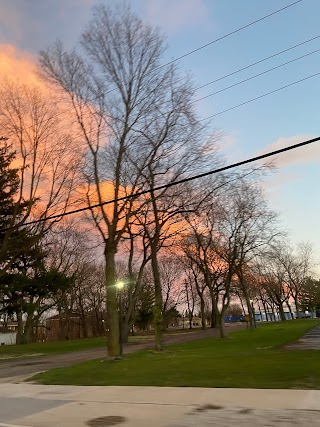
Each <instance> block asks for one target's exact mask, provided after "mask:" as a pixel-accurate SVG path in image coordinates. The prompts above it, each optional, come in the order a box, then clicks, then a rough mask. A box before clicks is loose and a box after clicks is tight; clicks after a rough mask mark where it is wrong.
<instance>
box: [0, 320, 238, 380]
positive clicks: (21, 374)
mask: <svg viewBox="0 0 320 427" xmlns="http://www.w3.org/2000/svg"><path fill="white" fill-rule="evenodd" d="M244 327H245V325H243V324H236V325H230V326H228V327H227V331H228V332H232V331H235V330H238V329H243V328H244ZM218 336H219V331H218V330H217V329H207V330H205V331H202V330H197V331H195V332H187V333H178V334H175V335H167V336H166V337H165V344H166V345H171V344H180V343H184V342H189V341H195V340H199V339H202V338H209V337H218ZM153 346H154V343H153V341H150V342H145V343H137V344H130V345H126V346H125V347H124V354H127V353H132V352H134V351H139V350H144V349H148V348H153ZM105 356H106V349H105V348H96V349H92V350H84V351H77V352H72V353H65V354H51V355H47V356H39V357H37V356H35V357H28V358H25V359H23V358H19V359H10V360H1V361H0V381H1V382H8V380H9V379H11V380H12V381H19V379H21V380H23V379H24V378H27V377H28V376H31V375H33V374H36V373H38V372H43V371H47V370H49V369H53V368H60V367H63V366H69V365H74V364H77V363H81V362H85V361H87V360H92V359H99V358H103V357H105Z"/></svg>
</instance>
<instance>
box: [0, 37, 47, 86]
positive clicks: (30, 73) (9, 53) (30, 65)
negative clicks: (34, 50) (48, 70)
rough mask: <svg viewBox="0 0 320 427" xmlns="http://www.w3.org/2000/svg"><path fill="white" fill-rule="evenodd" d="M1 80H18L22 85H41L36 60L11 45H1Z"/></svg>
mask: <svg viewBox="0 0 320 427" xmlns="http://www.w3.org/2000/svg"><path fill="white" fill-rule="evenodd" d="M0 78H1V80H3V79H5V78H9V79H14V80H15V79H18V80H19V81H20V82H22V83H39V78H38V77H37V75H36V64H35V58H34V57H33V56H32V55H31V54H30V53H27V52H24V51H20V50H18V49H17V48H16V47H15V46H13V45H11V44H0Z"/></svg>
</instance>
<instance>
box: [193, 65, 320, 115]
mask: <svg viewBox="0 0 320 427" xmlns="http://www.w3.org/2000/svg"><path fill="white" fill-rule="evenodd" d="M319 74H320V72H319V73H315V74H312V75H311V76H307V77H304V78H303V79H300V80H296V81H295V82H292V83H289V84H287V85H285V86H281V87H279V88H277V89H274V90H271V91H270V92H267V93H264V94H262V95H259V96H256V97H255V98H252V99H249V100H248V101H245V102H241V104H237V105H234V106H233V107H230V108H227V109H226V110H222V111H219V112H218V113H215V114H211V116H208V117H206V118H204V119H200V120H199V122H202V121H205V120H209V119H211V118H212V117H216V116H220V115H221V114H224V113H227V112H228V111H231V110H235V109H236V108H239V107H242V106H243V105H246V104H250V102H254V101H257V100H258V99H261V98H264V97H266V96H269V95H271V94H273V93H276V92H280V91H281V90H283V89H286V88H288V87H290V86H294V85H296V84H298V83H301V82H304V81H305V80H309V79H312V78H313V77H316V76H318V75H319Z"/></svg>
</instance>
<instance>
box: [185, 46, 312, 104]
mask: <svg viewBox="0 0 320 427" xmlns="http://www.w3.org/2000/svg"><path fill="white" fill-rule="evenodd" d="M318 52H320V49H316V50H314V51H312V52H309V53H306V54H305V55H302V56H299V57H298V58H294V59H291V60H290V61H287V62H283V63H282V64H280V65H277V66H276V67H272V68H269V69H268V70H266V71H262V72H261V73H258V74H255V75H254V76H251V77H248V78H247V79H244V80H241V81H240V82H237V83H234V84H232V85H230V86H227V87H225V88H223V89H220V90H217V91H216V92H212V93H209V95H206V96H203V97H202V98H198V99H196V100H194V101H192V104H194V103H195V102H199V101H202V100H204V99H207V98H210V97H211V96H214V95H217V94H218V93H221V92H224V91H225V90H228V89H231V88H233V87H235V86H239V85H241V84H242V83H245V82H248V81H250V80H253V79H256V78H257V77H260V76H263V75H264V74H267V73H270V72H271V71H274V70H277V69H278V68H281V67H284V66H285V65H288V64H291V63H292V62H295V61H299V60H300V59H303V58H306V57H307V56H310V55H314V54H315V53H318Z"/></svg>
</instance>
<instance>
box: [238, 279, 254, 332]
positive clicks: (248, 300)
mask: <svg viewBox="0 0 320 427" xmlns="http://www.w3.org/2000/svg"><path fill="white" fill-rule="evenodd" d="M241 285H242V291H243V295H244V298H245V301H246V305H247V307H248V314H249V324H250V329H255V327H256V323H255V315H254V312H253V309H252V305H251V302H250V297H249V293H248V289H247V285H246V283H244V281H243V280H241Z"/></svg>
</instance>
